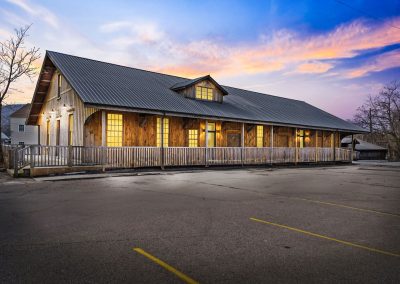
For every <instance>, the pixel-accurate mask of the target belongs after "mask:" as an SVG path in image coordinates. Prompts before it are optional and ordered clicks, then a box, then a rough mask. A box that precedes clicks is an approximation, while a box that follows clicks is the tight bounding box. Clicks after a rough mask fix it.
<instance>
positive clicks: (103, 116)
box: [101, 110, 107, 147]
mask: <svg viewBox="0 0 400 284" xmlns="http://www.w3.org/2000/svg"><path fill="white" fill-rule="evenodd" d="M106 144H107V140H106V112H105V111H104V110H103V111H101V146H103V147H104V146H106Z"/></svg>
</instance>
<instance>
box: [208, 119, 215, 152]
mask: <svg viewBox="0 0 400 284" xmlns="http://www.w3.org/2000/svg"><path fill="white" fill-rule="evenodd" d="M215 133H216V131H215V123H214V122H209V123H208V147H215V146H216V145H215V144H216V135H215Z"/></svg>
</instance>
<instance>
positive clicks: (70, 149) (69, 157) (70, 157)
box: [67, 145, 74, 167]
mask: <svg viewBox="0 0 400 284" xmlns="http://www.w3.org/2000/svg"><path fill="white" fill-rule="evenodd" d="M73 151H74V149H73V148H72V145H68V160H67V164H68V167H72V158H73V157H72V156H73Z"/></svg>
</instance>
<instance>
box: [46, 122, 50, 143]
mask: <svg viewBox="0 0 400 284" xmlns="http://www.w3.org/2000/svg"><path fill="white" fill-rule="evenodd" d="M46 144H47V145H50V120H47V121H46Z"/></svg>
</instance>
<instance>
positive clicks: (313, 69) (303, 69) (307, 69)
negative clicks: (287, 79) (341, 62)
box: [296, 62, 333, 73]
mask: <svg viewBox="0 0 400 284" xmlns="http://www.w3.org/2000/svg"><path fill="white" fill-rule="evenodd" d="M332 68H333V65H332V64H330V63H323V62H309V63H302V64H300V65H298V66H297V69H296V72H298V73H325V72H327V71H328V70H330V69H332Z"/></svg>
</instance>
